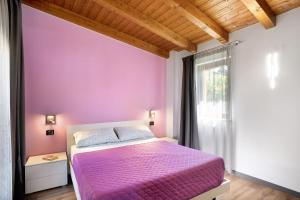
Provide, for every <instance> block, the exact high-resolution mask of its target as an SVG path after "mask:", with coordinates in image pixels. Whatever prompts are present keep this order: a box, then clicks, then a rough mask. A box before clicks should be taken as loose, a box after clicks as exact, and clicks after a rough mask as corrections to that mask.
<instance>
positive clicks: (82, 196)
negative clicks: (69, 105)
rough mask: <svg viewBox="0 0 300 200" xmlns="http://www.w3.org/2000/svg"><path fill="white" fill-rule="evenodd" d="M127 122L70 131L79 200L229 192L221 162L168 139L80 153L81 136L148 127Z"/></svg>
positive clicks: (201, 199) (201, 197)
mask: <svg viewBox="0 0 300 200" xmlns="http://www.w3.org/2000/svg"><path fill="white" fill-rule="evenodd" d="M147 124H148V122H147V121H125V122H112V123H99V124H86V125H75V126H70V127H68V130H67V133H68V137H67V153H68V158H69V163H70V173H71V178H72V182H73V186H74V190H75V193H76V197H77V199H78V200H86V199H88V200H95V199H193V200H211V199H214V198H216V197H218V196H220V195H222V194H224V193H226V192H227V191H229V188H230V181H229V180H226V179H224V162H223V160H222V159H221V158H219V157H216V156H213V155H209V154H205V153H203V152H200V151H197V150H193V149H190V148H186V147H182V146H180V145H177V144H174V142H171V141H172V140H170V139H166V138H149V139H143V140H132V141H126V142H119V143H115V144H104V145H97V146H92V147H84V148H78V147H76V145H75V141H74V138H73V134H74V133H75V132H77V131H86V130H93V129H97V128H106V127H120V126H124V127H125V126H135V125H147Z"/></svg>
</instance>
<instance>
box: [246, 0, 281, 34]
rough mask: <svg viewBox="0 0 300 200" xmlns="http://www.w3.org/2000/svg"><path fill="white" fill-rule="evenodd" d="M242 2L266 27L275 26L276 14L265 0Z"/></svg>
mask: <svg viewBox="0 0 300 200" xmlns="http://www.w3.org/2000/svg"><path fill="white" fill-rule="evenodd" d="M242 2H243V3H244V4H245V6H246V7H247V8H248V10H249V11H250V12H251V13H252V14H253V15H254V16H255V17H256V19H257V20H258V21H259V22H260V23H261V24H262V25H263V26H264V27H265V28H266V29H268V28H272V27H274V26H276V15H275V14H274V12H273V11H272V9H271V7H270V6H269V5H268V3H267V2H266V1H265V0H242Z"/></svg>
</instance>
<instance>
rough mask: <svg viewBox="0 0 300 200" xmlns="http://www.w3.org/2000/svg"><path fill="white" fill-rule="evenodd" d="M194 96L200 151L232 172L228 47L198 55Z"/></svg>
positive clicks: (229, 48) (229, 58)
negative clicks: (210, 154) (219, 161)
mask: <svg viewBox="0 0 300 200" xmlns="http://www.w3.org/2000/svg"><path fill="white" fill-rule="evenodd" d="M195 67H196V97H197V121H198V133H199V140H200V148H201V150H202V151H204V152H208V153H212V154H216V155H219V156H221V157H222V158H223V159H224V161H225V168H226V170H227V171H229V172H230V171H231V170H232V144H233V134H232V120H231V100H230V68H231V47H223V48H220V49H217V50H212V51H207V52H203V53H200V54H197V56H196V57H195Z"/></svg>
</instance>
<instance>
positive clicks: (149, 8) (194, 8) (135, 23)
mask: <svg viewBox="0 0 300 200" xmlns="http://www.w3.org/2000/svg"><path fill="white" fill-rule="evenodd" d="M23 3H25V4H27V5H29V6H31V7H34V8H36V9H39V10H41V11H44V12H47V13H49V14H52V15H55V16H57V17H60V18H63V19H65V20H67V21H70V22H72V23H75V24H78V25H80V26H83V27H85V28H88V29H91V30H94V31H96V32H99V33H101V34H105V35H108V36H110V37H113V38H115V39H117V40H120V41H123V42H126V43H128V44H131V45H133V46H136V47H138V48H141V49H144V50H146V51H149V52H152V53H154V54H157V55H159V56H162V57H168V56H169V51H170V50H184V49H186V50H188V51H191V52H195V51H196V45H197V44H198V43H202V42H205V41H208V40H211V39H213V38H215V39H218V40H219V41H220V43H226V42H228V34H229V33H230V32H233V31H236V30H238V29H241V28H244V27H247V26H249V25H252V24H254V23H257V22H260V23H261V24H262V25H263V26H264V27H265V28H272V27H274V26H275V25H276V15H278V14H281V13H283V12H286V11H289V10H291V9H293V8H296V7H299V6H300V0H23Z"/></svg>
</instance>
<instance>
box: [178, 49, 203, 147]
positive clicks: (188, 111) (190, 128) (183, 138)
mask: <svg viewBox="0 0 300 200" xmlns="http://www.w3.org/2000/svg"><path fill="white" fill-rule="evenodd" d="M182 61H183V74H182V97H181V118H180V133H179V141H178V142H179V144H181V145H184V146H187V147H191V148H194V149H199V135H198V126H197V110H196V108H197V107H196V106H197V105H196V88H195V87H196V83H195V67H194V56H193V55H192V56H188V57H185V58H183V59H182Z"/></svg>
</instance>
